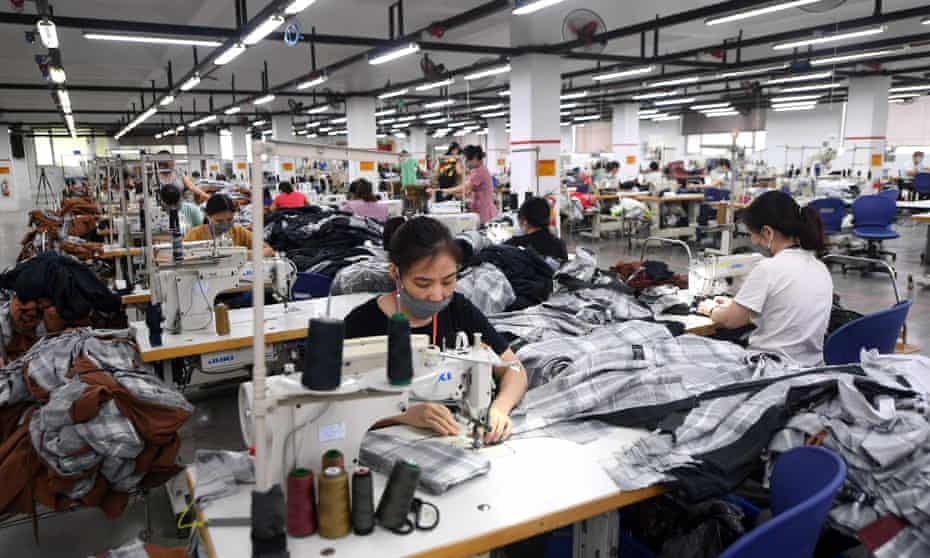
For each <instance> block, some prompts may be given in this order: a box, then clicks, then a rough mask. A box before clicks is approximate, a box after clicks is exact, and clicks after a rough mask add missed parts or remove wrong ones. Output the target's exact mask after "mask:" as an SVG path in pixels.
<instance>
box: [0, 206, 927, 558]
mask: <svg viewBox="0 0 930 558" xmlns="http://www.w3.org/2000/svg"><path fill="white" fill-rule="evenodd" d="M897 229H898V231H899V232H900V234H901V238H900V239H898V240H895V241H892V242H888V243H886V247H887V248H889V249H891V250H893V251H895V252H897V254H898V262H897V268H898V272H899V279H898V287H899V289H900V291H901V296H902V297H908V296H912V297H913V300H914V306H913V308H912V309H911V313H910V318H909V320H908V340H909V341H910V342H911V343H913V344H916V345H918V346H921V347H923V348H925V349H930V317H928V316H930V290H920V289H918V290H915V291H914V292H913V293H911V294H910V295H909V294H908V292H907V276H908V274H911V273H914V274H917V273H920V272H921V269H920V253H921V251H922V250H923V246H924V239H925V234H926V227H924V226H914V225H913V224H912V223H911V222H910V221H909V220H908V219H906V218H902V219H900V220H899V224H898V226H897ZM20 234H21V231H20V230H19V226H18V225H17V224H16V223H13V224H11V223H6V224H4V223H2V222H0V239H2V240H3V241H2V242H0V263H5V262H8V261H12V259H11V260H7V259H6V256H7V252H4V250H6V251H10V244H11V243H10V242H9V240H8V239H15V243H16V244H18V239H19V238H20ZM566 240H567V242H568V244H569V248H570V249H574V247H575V246H584V247H586V248H589V249H591V250H593V251H594V252H595V253H596V254H597V255H598V259H599V262H600V264H601V266H602V267H609V266H610V265H613V264H614V263H615V262H617V261H618V260H621V259H624V260H635V259H638V258H639V249H638V248H634V250H633V251H630V250H628V249H627V246H626V242H625V241H618V240H613V239H611V240H605V241H601V242H598V243H592V242H590V241H588V240H582V239H577V238H571V237H569V238H567V239H566ZM15 251H16V247H15V246H14V248H13V250H12V252H10V253H12V254H13V258H15ZM650 254H651V255H652V254H654V255H655V257H657V258H661V259H664V260H666V261H668V262H669V263H670V265H671V266H672V268H673V269H674V270H684V269H686V262H685V259H686V258H685V256H684V252H683V251H682V250H680V249H672V248H657V249H655V250H654V251H653V250H652V249H650ZM650 257H652V256H650ZM833 278H834V284H835V288H836V292H837V293H838V294H839V295H840V296H841V298H842V302H843V304H844V306H846V307H848V308H850V309H853V310H856V311H859V312H863V313H868V312H874V311H877V310H880V309H882V308H887V307H889V306H890V305H892V304H893V303H894V294H893V291H892V289H891V285H890V282H889V280H888V278H887V276H885V275H881V274H872V275H868V276H865V277H862V276H860V274H858V273H854V272H850V273H849V274H848V275H846V276H843V275H842V274H841V273H839V272H838V271H837V272H835V273H834V275H833ZM194 403H195V404H196V409H197V410H196V414H195V416H194V417H193V419H192V420H191V421H190V422H189V423H188V424H187V425H186V426H185V428H184V429H183V431H182V437H183V440H184V443H183V450H182V457H183V458H184V459H185V460H190V459H191V457H192V456H193V452H194V451H195V450H196V449H198V448H217V449H244V447H243V443H242V439H241V436H240V427H239V418H238V411H237V401H236V390H235V389H234V388H231V389H223V390H221V391H215V392H213V393H210V394H209V396H207V397H198V398H196V399H195V400H194ZM149 509H150V513H151V516H152V523H153V539H154V542H158V543H161V544H165V545H174V546H177V545H183V544H184V541H178V540H177V539H174V538H173V534H174V520H173V518H172V517H171V514H170V511H169V509H168V505H167V498H166V496H165V494H164V491H163V490H158V491H155V492H154V493H153V495H152V496H151V497H150V502H149ZM144 517H145V514H144V507H143V505H142V504H137V505H135V506H133V507H131V508H130V509H128V510H127V512H126V513H125V514H123V516H122V517H120V518H119V519H116V520H107V519H105V518H104V517H103V516H102V515H101V514H100V513H99V512H97V511H95V510H81V511H77V512H73V513H69V514H64V515H61V516H58V517H55V518H50V519H46V520H43V521H42V522H41V523H40V525H39V533H38V534H39V541H40V544H39V546H38V547H37V546H36V545H35V544H34V543H33V533H32V525H31V523H29V522H26V523H24V524H22V525H18V526H16V527H13V528H9V529H4V530H0V548H6V549H10V548H16V549H17V551H16V556H17V557H19V558H33V557H35V558H39V557H41V558H72V557H75V556H89V555H91V554H94V553H97V552H101V551H103V550H104V549H106V548H108V547H110V546H114V545H118V544H121V543H123V542H126V541H128V540H129V539H131V538H132V537H134V536H136V535H137V534H138V533H139V532H140V531H141V530H142V529H143V527H144Z"/></svg>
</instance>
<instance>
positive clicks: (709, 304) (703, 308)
mask: <svg viewBox="0 0 930 558" xmlns="http://www.w3.org/2000/svg"><path fill="white" fill-rule="evenodd" d="M717 306H718V304H717V301H716V300H710V299H707V300H705V301H703V302H702V303H700V304H698V308H697V311H698V314H703V315H705V316H710V313H711V312H713V311H714V308H717Z"/></svg>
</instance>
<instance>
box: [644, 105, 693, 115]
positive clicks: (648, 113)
mask: <svg viewBox="0 0 930 558" xmlns="http://www.w3.org/2000/svg"><path fill="white" fill-rule="evenodd" d="M691 108H694V107H691ZM658 113H659V109H643V110H641V111H639V115H640V116H649V115H652V114H658Z"/></svg>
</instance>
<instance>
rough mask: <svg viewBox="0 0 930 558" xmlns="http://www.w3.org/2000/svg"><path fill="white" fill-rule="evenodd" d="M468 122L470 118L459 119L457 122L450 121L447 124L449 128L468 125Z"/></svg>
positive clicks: (469, 122)
mask: <svg viewBox="0 0 930 558" xmlns="http://www.w3.org/2000/svg"><path fill="white" fill-rule="evenodd" d="M469 124H472V122H471V121H470V120H459V121H458V122H450V123H449V124H448V126H449V127H450V128H461V127H462V126H468V125H469Z"/></svg>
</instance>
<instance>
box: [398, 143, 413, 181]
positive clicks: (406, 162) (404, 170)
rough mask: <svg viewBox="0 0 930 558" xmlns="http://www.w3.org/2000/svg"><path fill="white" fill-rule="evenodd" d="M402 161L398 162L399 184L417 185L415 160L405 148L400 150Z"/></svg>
mask: <svg viewBox="0 0 930 558" xmlns="http://www.w3.org/2000/svg"><path fill="white" fill-rule="evenodd" d="M400 156H401V158H403V161H401V163H400V185H401V186H416V185H417V160H416V157H413V156H411V155H410V153H408V152H407V151H406V150H404V151H401V152H400Z"/></svg>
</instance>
